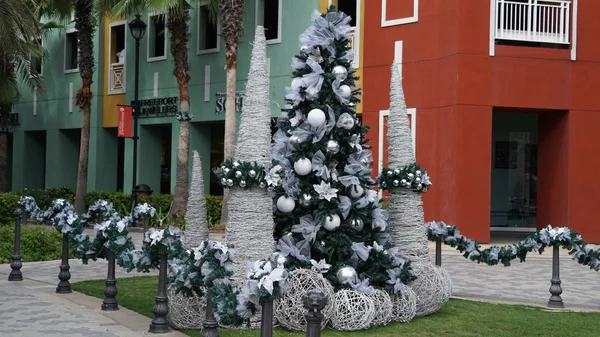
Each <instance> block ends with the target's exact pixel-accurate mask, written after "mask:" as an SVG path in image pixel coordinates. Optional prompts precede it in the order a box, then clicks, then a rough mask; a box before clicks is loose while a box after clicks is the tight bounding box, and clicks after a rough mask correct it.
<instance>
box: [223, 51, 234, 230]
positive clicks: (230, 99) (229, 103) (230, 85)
mask: <svg viewBox="0 0 600 337" xmlns="http://www.w3.org/2000/svg"><path fill="white" fill-rule="evenodd" d="M228 63H229V62H228ZM235 87H236V66H235V64H234V66H233V68H231V69H227V100H226V102H225V150H224V152H225V154H224V157H225V159H233V157H234V156H235V140H236V134H237V121H236V111H235V105H236V104H235V99H236V97H235ZM228 205H229V189H228V188H226V189H224V190H223V209H222V211H221V223H227V219H228V217H229V211H228Z"/></svg>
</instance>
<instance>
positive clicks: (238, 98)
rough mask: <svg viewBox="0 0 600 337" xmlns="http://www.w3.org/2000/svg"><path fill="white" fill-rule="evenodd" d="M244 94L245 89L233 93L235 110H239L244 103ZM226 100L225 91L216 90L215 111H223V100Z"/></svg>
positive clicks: (218, 112) (217, 112)
mask: <svg viewBox="0 0 600 337" xmlns="http://www.w3.org/2000/svg"><path fill="white" fill-rule="evenodd" d="M244 95H246V92H245V91H240V92H236V93H235V111H236V112H241V111H242V105H243V103H244ZM226 101H227V93H225V92H218V93H217V105H216V108H215V113H216V114H220V113H223V112H225V102H226Z"/></svg>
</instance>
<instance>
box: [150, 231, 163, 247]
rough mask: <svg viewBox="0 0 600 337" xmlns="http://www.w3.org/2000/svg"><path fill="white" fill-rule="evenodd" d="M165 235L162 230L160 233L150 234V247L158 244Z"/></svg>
mask: <svg viewBox="0 0 600 337" xmlns="http://www.w3.org/2000/svg"><path fill="white" fill-rule="evenodd" d="M164 234H165V232H164V230H160V231H154V232H152V233H150V240H151V242H150V245H151V246H154V245H155V244H156V243H158V242H159V241H160V240H162V238H163V235H164Z"/></svg>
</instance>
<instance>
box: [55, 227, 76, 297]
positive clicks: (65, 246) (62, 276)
mask: <svg viewBox="0 0 600 337" xmlns="http://www.w3.org/2000/svg"><path fill="white" fill-rule="evenodd" d="M69 269H71V267H70V266H69V235H68V234H63V242H62V261H61V262H60V272H59V273H58V279H59V280H60V282H58V286H57V287H56V293H57V294H70V293H72V292H73V290H72V289H71V283H69V280H70V279H71V272H70V271H69Z"/></svg>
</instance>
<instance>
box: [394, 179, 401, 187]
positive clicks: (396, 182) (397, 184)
mask: <svg viewBox="0 0 600 337" xmlns="http://www.w3.org/2000/svg"><path fill="white" fill-rule="evenodd" d="M392 185H394V186H396V187H398V186H399V185H400V182H399V181H398V180H394V181H392Z"/></svg>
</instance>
